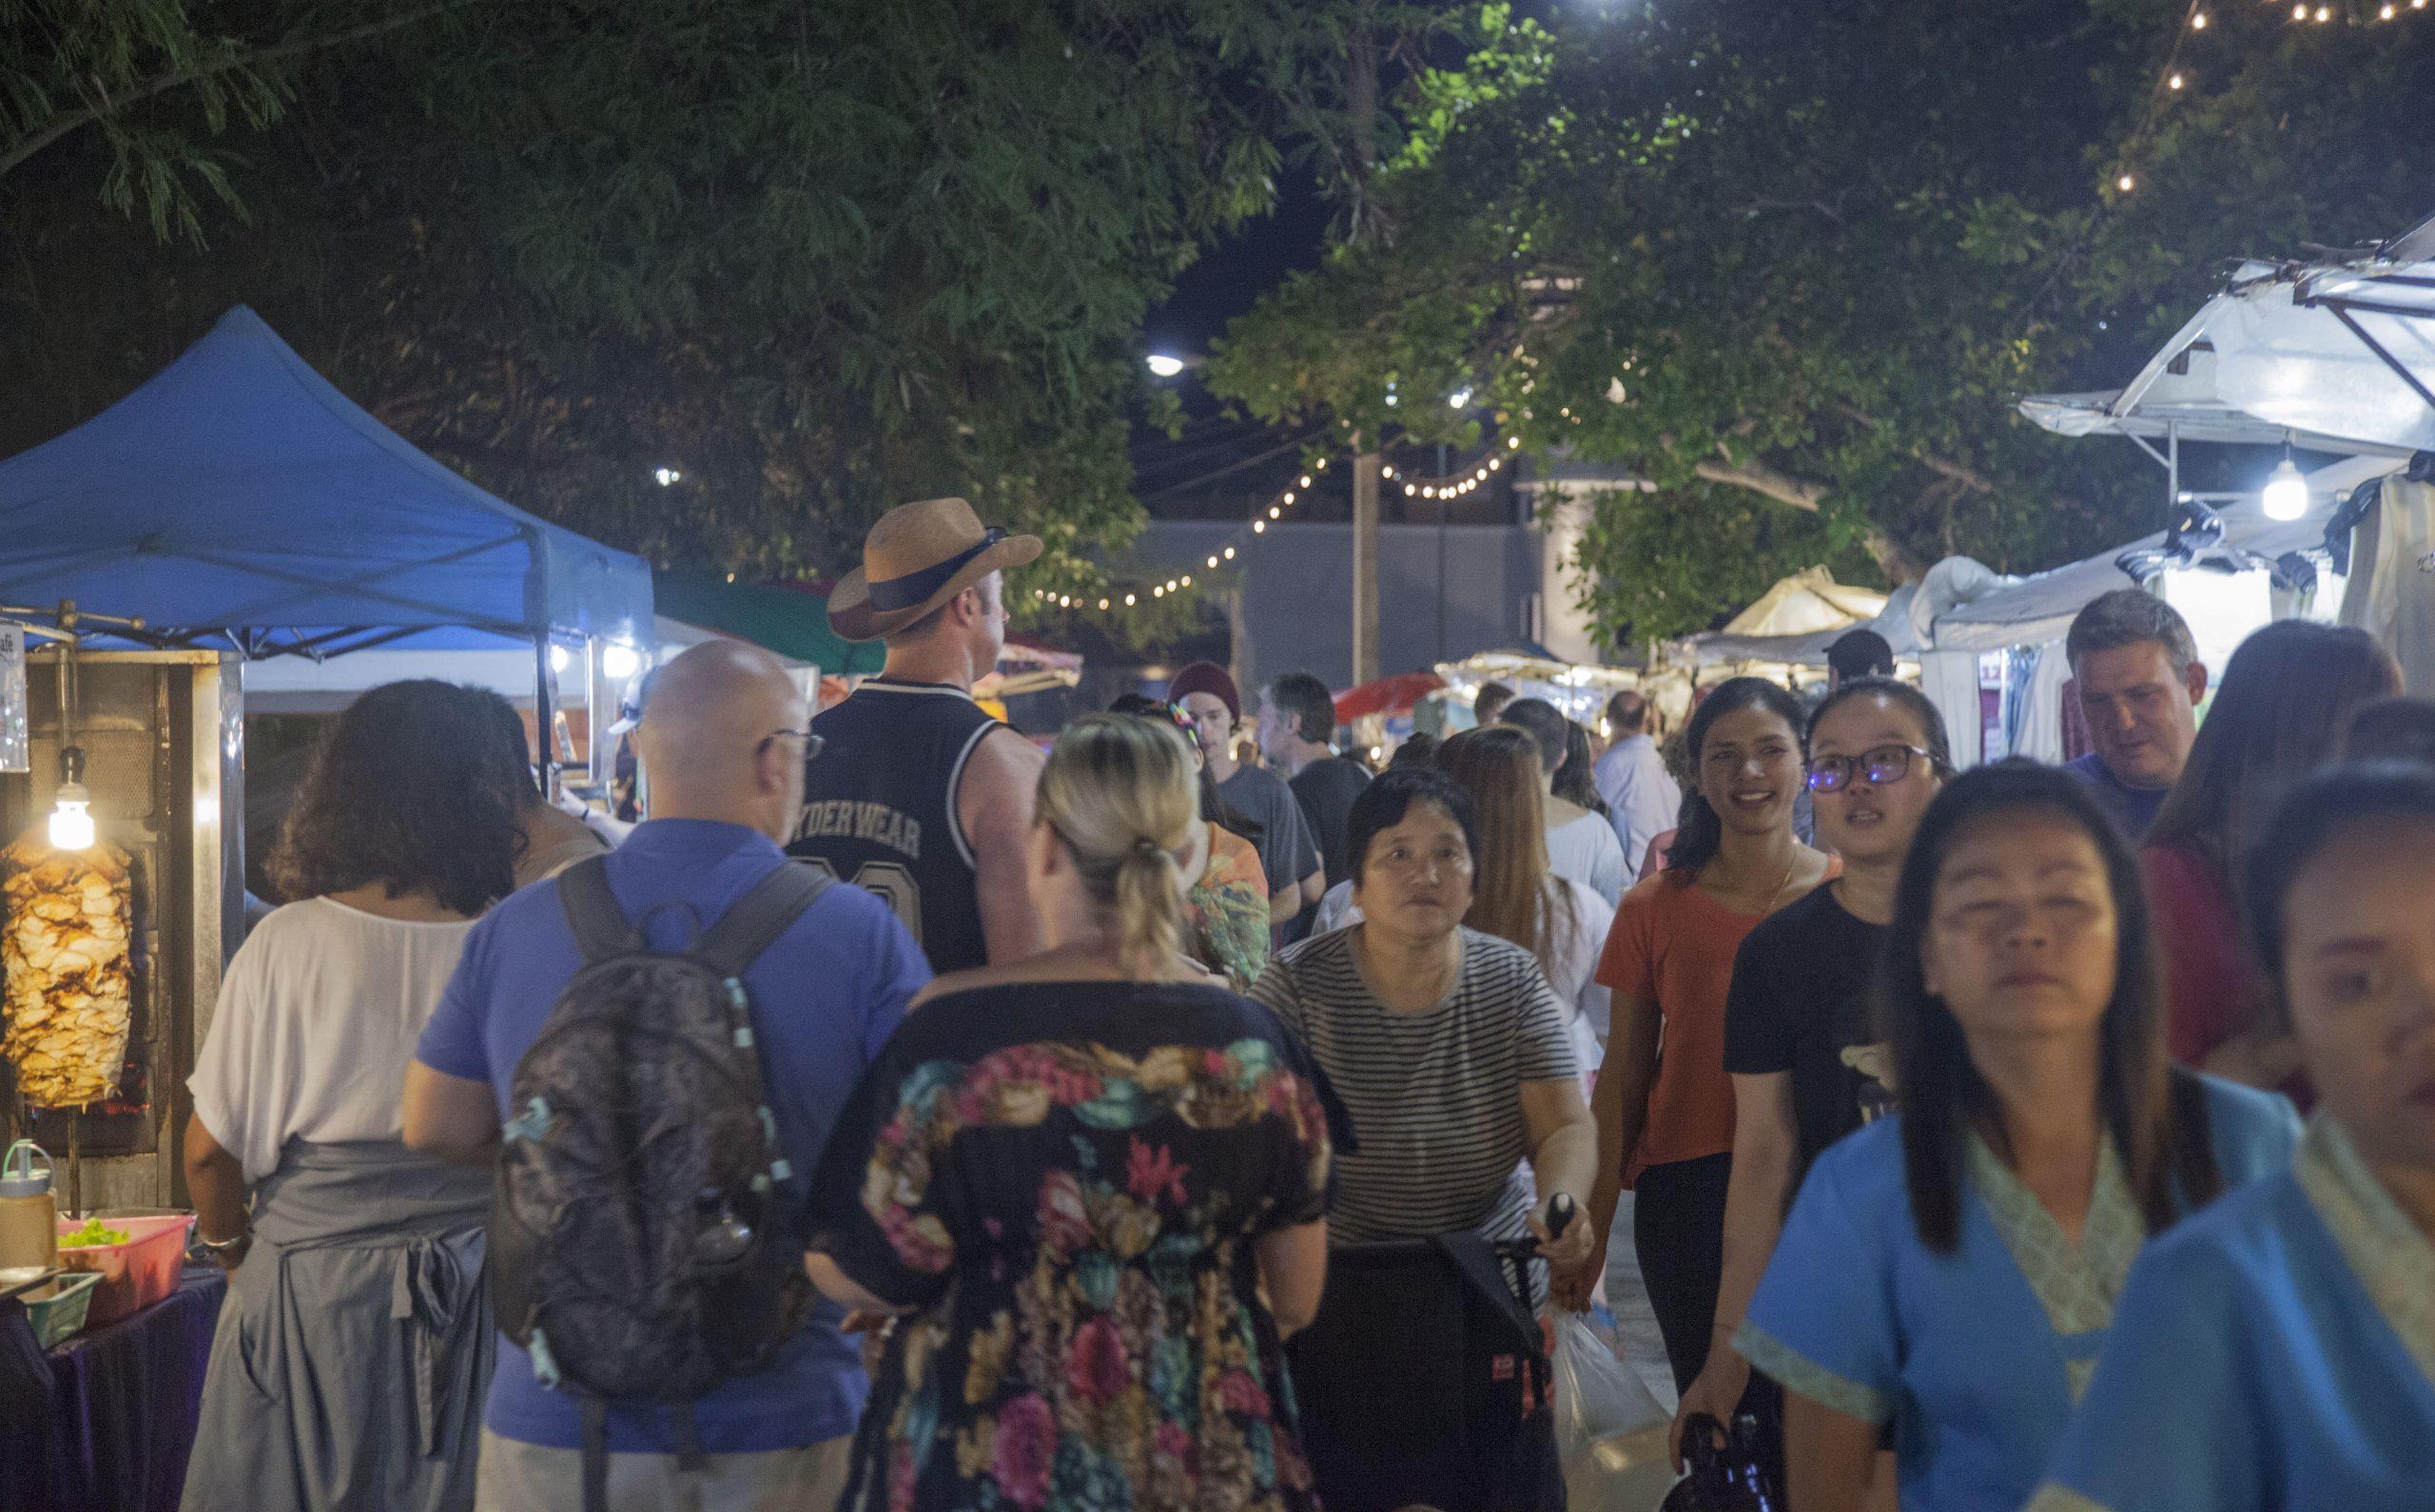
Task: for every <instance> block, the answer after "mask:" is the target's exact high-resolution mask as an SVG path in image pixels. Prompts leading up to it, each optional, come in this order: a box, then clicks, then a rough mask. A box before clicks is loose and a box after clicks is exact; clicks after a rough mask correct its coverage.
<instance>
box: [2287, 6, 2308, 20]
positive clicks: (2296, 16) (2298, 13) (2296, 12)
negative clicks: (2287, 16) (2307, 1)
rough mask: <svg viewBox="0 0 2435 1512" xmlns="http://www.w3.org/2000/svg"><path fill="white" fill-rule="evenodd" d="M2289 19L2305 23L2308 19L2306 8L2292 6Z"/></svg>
mask: <svg viewBox="0 0 2435 1512" xmlns="http://www.w3.org/2000/svg"><path fill="white" fill-rule="evenodd" d="M2291 19H2292V20H2294V21H2306V20H2307V19H2308V7H2307V6H2293V7H2292V8H2291Z"/></svg>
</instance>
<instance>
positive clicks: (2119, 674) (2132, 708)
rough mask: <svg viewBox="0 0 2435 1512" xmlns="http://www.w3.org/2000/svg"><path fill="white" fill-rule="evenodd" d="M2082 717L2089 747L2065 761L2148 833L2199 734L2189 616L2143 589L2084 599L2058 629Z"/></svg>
mask: <svg viewBox="0 0 2435 1512" xmlns="http://www.w3.org/2000/svg"><path fill="white" fill-rule="evenodd" d="M2063 653H2064V655H2065V656H2067V657H2069V658H2070V660H2071V664H2072V677H2073V679H2074V681H2075V685H2076V687H2077V690H2078V696H2079V700H2080V714H2081V717H2082V718H2084V719H2086V720H2087V721H2088V727H2089V744H2090V745H2091V746H2094V749H2093V750H2091V751H2090V752H2089V753H2088V754H2087V755H2085V756H2082V757H2080V758H2079V759H2078V760H2077V761H2074V762H2069V763H2066V764H2065V766H2064V768H2063V769H2064V770H2066V771H2068V772H2070V773H2072V775H2074V776H2075V777H2077V778H2079V779H2080V780H2081V781H2082V782H2084V783H2086V784H2088V785H2089V791H2090V793H2091V794H2092V795H2094V797H2095V799H2096V801H2097V803H2098V804H2099V805H2100V806H2101V807H2103V808H2104V809H2105V811H2106V812H2107V813H2109V814H2111V815H2113V816H2114V823H2115V824H2119V825H2121V826H2122V832H2123V833H2124V834H2125V835H2128V836H2129V837H2131V839H2133V840H2134V841H2135V840H2137V839H2139V837H2141V836H2142V835H2145V834H2146V833H2147V832H2148V825H2149V824H2151V823H2153V821H2154V819H2155V817H2156V810H2157V809H2158V808H2159V807H2161V806H2162V805H2163V804H2164V801H2165V794H2166V793H2168V792H2170V791H2171V790H2172V785H2173V784H2174V783H2176V782H2178V781H2180V780H2181V768H2182V766H2183V765H2184V764H2185V763H2187V762H2188V761H2189V760H2190V746H2191V742H2193V741H2195V740H2196V739H2197V738H2198V705H2199V703H2200V701H2201V700H2203V699H2204V698H2206V696H2207V667H2206V664H2205V663H2203V662H2201V661H2200V660H2199V659H2198V646H2197V643H2196V642H2195V641H2193V640H2192V639H2191V634H2190V625H2189V622H2188V621H2186V620H2184V619H2183V618H2182V617H2181V614H2180V612H2179V611H2176V610H2175V609H2174V608H2173V607H2172V605H2171V604H2168V603H2166V602H2165V601H2164V600H2163V599H2161V598H2158V597H2156V596H2155V595H2154V594H2153V593H2151V592H2149V591H2146V590H2145V589H2137V588H2117V589H2115V590H2114V591H2112V592H2110V593H2100V594H2098V595H2097V596H2096V597H2094V598H2093V599H2091V600H2089V602H2088V604H2087V606H2086V607H2085V608H2083V609H2082V610H2081V611H2080V612H2079V613H2078V615H2076V616H2075V618H2074V619H2073V621H2072V629H2071V630H2070V632H2069V633H2068V634H2066V635H2065V636H2064V638H2063Z"/></svg>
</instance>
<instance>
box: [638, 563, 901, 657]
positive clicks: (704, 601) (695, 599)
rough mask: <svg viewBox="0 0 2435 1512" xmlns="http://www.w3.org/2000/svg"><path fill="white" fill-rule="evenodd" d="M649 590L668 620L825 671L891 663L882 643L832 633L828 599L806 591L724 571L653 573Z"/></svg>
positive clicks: (656, 606) (654, 605) (655, 609)
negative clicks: (739, 577) (741, 578)
mask: <svg viewBox="0 0 2435 1512" xmlns="http://www.w3.org/2000/svg"><path fill="white" fill-rule="evenodd" d="M651 587H652V606H653V610H654V611H656V612H658V613H659V614H660V615H662V616H664V617H665V618H668V619H672V620H680V621H682V622H684V623H685V624H688V625H698V626H700V627H701V628H702V629H704V630H716V631H718V632H719V633H720V634H722V635H732V636H734V637H735V638H736V639H738V640H743V641H750V642H751V643H752V644H753V645H755V646H759V647H762V648H763V649H768V650H771V651H774V652H776V653H777V654H778V655H780V656H785V657H789V658H790V659H792V660H794V661H798V662H809V663H811V664H812V665H814V666H816V667H818V668H819V669H821V670H822V671H823V672H827V673H834V674H842V675H846V676H856V675H862V674H867V673H870V672H876V671H878V670H879V669H880V668H881V667H882V666H883V665H885V664H886V661H887V648H886V646H883V645H881V644H880V643H879V642H877V641H869V642H867V643H864V644H862V645H856V644H855V643H853V642H851V641H848V640H847V639H845V638H844V637H843V636H841V635H839V634H838V633H837V632H836V631H835V630H831V629H830V628H829V625H828V597H827V596H826V595H825V594H821V593H816V592H813V591H809V590H808V589H793V588H781V587H778V586H776V585H774V584H770V583H742V582H730V581H729V580H728V576H727V574H726V573H725V572H653V573H652V575H651Z"/></svg>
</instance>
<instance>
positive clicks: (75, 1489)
mask: <svg viewBox="0 0 2435 1512" xmlns="http://www.w3.org/2000/svg"><path fill="white" fill-rule="evenodd" d="M227 1289H228V1281H227V1277H226V1276H225V1275H224V1274H223V1273H222V1272H221V1270H220V1268H219V1267H218V1266H190V1267H188V1268H187V1270H186V1271H185V1275H184V1276H183V1277H181V1278H180V1280H179V1284H178V1289H177V1291H176V1293H175V1294H173V1295H171V1296H170V1297H168V1298H167V1299H166V1300H164V1301H162V1302H160V1303H158V1304H156V1305H155V1306H152V1307H149V1308H145V1309H144V1310H143V1311H142V1312H139V1313H137V1314H136V1315H135V1316H133V1317H131V1318H124V1319H121V1320H120V1321H119V1322H117V1323H114V1324H111V1325H110V1326H109V1327H107V1328H98V1329H94V1330H92V1331H90V1332H87V1333H82V1334H79V1335H77V1336H76V1337H75V1338H72V1339H70V1340H68V1342H67V1343H66V1344H63V1345H61V1346H60V1347H58V1348H56V1349H53V1350H51V1351H50V1352H49V1353H48V1354H45V1353H43V1352H42V1351H41V1350H40V1349H38V1348H37V1347H35V1341H34V1336H33V1329H32V1327H31V1325H30V1324H29V1322H28V1321H27V1318H26V1312H25V1308H23V1307H22V1306H20V1305H18V1304H15V1303H8V1304H5V1305H0V1508H4V1509H7V1512H37V1509H39V1512H177V1505H178V1494H179V1492H180V1491H181V1490H182V1489H183V1488H184V1486H185V1474H186V1456H187V1454H188V1453H190V1452H191V1451H192V1450H193V1448H194V1433H195V1422H196V1417H197V1414H198V1412H199V1411H200V1409H201V1407H202V1405H203V1373H204V1367H205V1365H206V1364H207V1363H208V1362H209V1361H210V1358H211V1335H212V1330H213V1329H214V1328H216V1327H217V1326H218V1325H219V1322H220V1302H221V1298H222V1296H223V1295H224V1293H225V1292H226V1290H227Z"/></svg>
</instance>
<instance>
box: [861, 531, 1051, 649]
mask: <svg viewBox="0 0 2435 1512" xmlns="http://www.w3.org/2000/svg"><path fill="white" fill-rule="evenodd" d="M1039 554H1040V537H1039V536H1037V535H1009V534H1007V533H1005V532H1004V531H1003V530H1002V529H1000V528H999V527H997V526H995V525H990V526H984V525H983V524H982V523H981V516H980V515H978V514H974V513H973V512H972V506H971V505H969V504H966V503H965V502H964V500H962V499H960V498H929V499H924V500H922V501H921V502H920V503H918V504H900V505H898V506H897V507H896V508H894V509H892V510H889V511H888V512H887V513H886V514H883V515H881V516H880V517H879V523H878V524H876V525H874V526H872V527H871V533H870V534H869V535H867V536H866V537H865V538H864V540H863V565H862V566H860V567H858V568H855V569H854V570H853V571H852V572H847V574H846V575H845V577H843V578H842V579H840V580H839V582H838V584H837V589H836V591H834V592H832V593H830V594H829V595H828V624H829V628H830V629H832V630H836V632H837V633H838V634H840V635H842V636H844V637H845V638H846V639H847V640H849V641H875V640H878V639H880V638H881V637H883V636H886V635H893V634H895V633H896V632H897V631H898V630H903V629H904V628H905V627H906V626H907V625H910V624H912V623H913V622H914V621H915V620H918V619H920V618H921V617H922V616H923V615H925V614H927V613H928V612H930V611H932V610H934V609H936V608H938V607H939V606H940V605H942V604H944V603H945V602H946V601H947V600H948V599H951V598H953V597H955V596H956V595H957V594H958V593H961V592H963V591H964V590H965V589H967V588H970V587H971V586H972V585H973V584H975V583H977V582H979V581H981V580H982V579H983V578H984V577H986V576H988V575H989V574H990V573H992V572H999V571H1002V570H1003V569H1005V568H1009V567H1021V566H1023V564H1024V563H1025V562H1028V561H1030V560H1031V559H1032V558H1034V557H1036V556H1038V555H1039Z"/></svg>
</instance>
